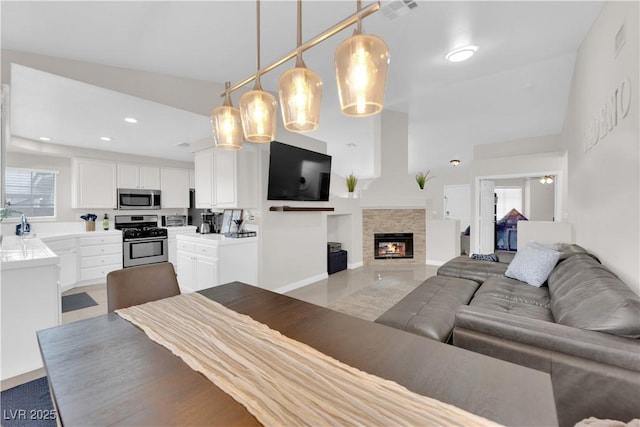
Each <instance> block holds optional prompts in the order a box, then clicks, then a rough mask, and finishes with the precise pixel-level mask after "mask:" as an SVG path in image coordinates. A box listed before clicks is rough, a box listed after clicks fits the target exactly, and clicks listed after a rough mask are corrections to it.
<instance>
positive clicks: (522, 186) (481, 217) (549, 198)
mask: <svg viewBox="0 0 640 427" xmlns="http://www.w3.org/2000/svg"><path fill="white" fill-rule="evenodd" d="M544 177H546V179H544V180H543V179H542V178H544ZM549 178H551V179H549ZM560 182H561V175H560V172H557V171H554V172H543V173H536V174H526V175H517V176H513V175H511V176H493V177H477V178H476V209H477V210H476V217H475V227H473V226H472V236H473V244H474V246H473V247H474V248H475V249H474V252H477V253H485V254H486V253H492V252H494V251H495V250H496V243H497V242H498V239H497V234H496V223H497V222H500V220H501V219H502V218H503V216H504V215H506V214H508V213H510V212H511V210H512V209H515V210H517V211H518V213H519V214H521V215H522V216H523V217H525V218H526V219H527V220H529V221H556V220H557V219H558V218H561V216H560V215H561V213H560V206H561V203H560V191H559V188H560V187H559V185H560ZM473 228H475V229H476V230H478V232H477V233H475V232H473ZM503 231H504V230H503ZM516 233H517V232H512V233H510V234H511V235H510V239H511V238H512V237H513V239H511V241H512V242H513V243H511V245H510V250H515V248H516V247H517V234H516ZM502 240H504V239H501V240H500V241H502ZM502 243H504V242H502ZM503 246H504V245H503V244H502V246H501V247H500V248H499V249H502V248H503Z"/></svg>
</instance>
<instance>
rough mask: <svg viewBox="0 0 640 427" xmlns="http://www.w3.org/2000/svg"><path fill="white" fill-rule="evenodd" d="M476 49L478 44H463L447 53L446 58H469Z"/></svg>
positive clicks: (459, 60)
mask: <svg viewBox="0 0 640 427" xmlns="http://www.w3.org/2000/svg"><path fill="white" fill-rule="evenodd" d="M477 50H478V46H464V47H461V48H459V49H456V50H452V51H451V52H449V53H447V56H446V58H447V60H449V61H450V62H462V61H466V60H467V59H469V58H471V57H472V56H473V54H474V53H476V51H477Z"/></svg>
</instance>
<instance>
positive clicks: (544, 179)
mask: <svg viewBox="0 0 640 427" xmlns="http://www.w3.org/2000/svg"><path fill="white" fill-rule="evenodd" d="M540 184H553V175H545V176H543V177H541V178H540Z"/></svg>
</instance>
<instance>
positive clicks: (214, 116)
mask: <svg viewBox="0 0 640 427" xmlns="http://www.w3.org/2000/svg"><path fill="white" fill-rule="evenodd" d="M211 129H212V131H213V140H214V142H215V144H216V147H219V148H222V149H225V150H239V149H241V148H242V120H241V118H240V110H238V109H237V108H233V105H232V104H231V98H230V97H229V93H227V94H226V96H225V100H224V104H223V105H221V106H220V107H217V108H214V109H213V111H212V112H211Z"/></svg>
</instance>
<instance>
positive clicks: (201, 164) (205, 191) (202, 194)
mask: <svg viewBox="0 0 640 427" xmlns="http://www.w3.org/2000/svg"><path fill="white" fill-rule="evenodd" d="M194 160H195V189H196V207H197V208H200V209H203V208H204V209H206V208H252V207H256V206H257V205H258V180H257V176H258V175H257V169H258V167H257V156H256V153H255V152H254V151H252V150H250V149H244V150H242V151H228V150H218V149H215V148H208V149H206V150H202V151H198V152H196V153H195V159H194Z"/></svg>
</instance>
